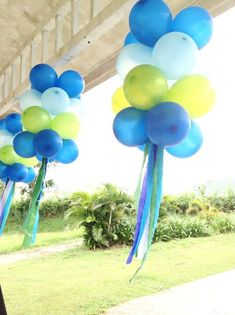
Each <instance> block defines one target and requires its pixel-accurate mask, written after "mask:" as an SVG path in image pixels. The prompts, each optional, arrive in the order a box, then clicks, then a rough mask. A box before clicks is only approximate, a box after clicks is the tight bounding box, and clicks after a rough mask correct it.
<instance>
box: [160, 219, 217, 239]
mask: <svg viewBox="0 0 235 315" xmlns="http://www.w3.org/2000/svg"><path fill="white" fill-rule="evenodd" d="M211 234H212V231H211V229H210V228H209V227H208V224H207V222H206V221H204V220H199V219H197V218H190V217H184V218H180V217H177V216H171V217H168V218H166V219H164V220H161V221H160V222H159V224H158V227H157V230H156V232H155V237H154V239H155V240H159V241H170V240H172V239H181V238H187V237H203V236H209V235H211Z"/></svg>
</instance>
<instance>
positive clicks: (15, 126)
mask: <svg viewBox="0 0 235 315" xmlns="http://www.w3.org/2000/svg"><path fill="white" fill-rule="evenodd" d="M5 125H6V129H7V131H9V132H11V133H12V134H13V135H14V134H16V133H18V132H20V131H22V122H21V115H20V114H17V113H13V114H10V115H8V116H7V117H6V118H5Z"/></svg>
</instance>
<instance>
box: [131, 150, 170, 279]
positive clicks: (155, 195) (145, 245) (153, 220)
mask: <svg viewBox="0 0 235 315" xmlns="http://www.w3.org/2000/svg"><path fill="white" fill-rule="evenodd" d="M163 156H164V148H162V147H156V146H154V159H155V161H154V169H153V184H152V186H153V187H152V190H151V201H150V206H149V215H148V218H147V220H146V222H145V229H144V233H143V235H142V239H141V242H140V244H139V249H141V251H142V253H141V256H142V257H141V258H142V261H141V264H140V267H139V268H138V269H137V270H136V272H135V273H134V275H133V276H132V278H131V279H130V283H131V282H132V280H133V279H134V278H135V277H136V275H137V274H138V272H139V271H140V270H141V269H142V268H143V266H144V263H145V261H146V259H147V256H148V253H149V251H150V248H151V244H152V242H153V238H154V232H155V229H156V227H157V222H158V218H159V211H160V205H161V200H162V182H163Z"/></svg>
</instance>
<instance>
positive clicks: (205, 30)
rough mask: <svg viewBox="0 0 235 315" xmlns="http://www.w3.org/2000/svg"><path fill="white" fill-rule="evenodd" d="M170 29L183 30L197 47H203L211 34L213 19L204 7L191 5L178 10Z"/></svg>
mask: <svg viewBox="0 0 235 315" xmlns="http://www.w3.org/2000/svg"><path fill="white" fill-rule="evenodd" d="M171 31H177V32H183V33H186V34H188V35H189V36H191V37H192V38H193V39H194V41H195V42H196V44H197V46H198V48H199V49H201V48H203V47H204V46H205V45H206V44H207V43H208V42H209V41H210V39H211V37H212V34H213V20H212V16H211V15H210V13H209V12H208V11H207V10H205V9H204V8H201V7H197V6H192V7H188V8H185V9H184V10H182V11H180V12H179V13H178V14H177V15H176V17H175V18H174V20H173V22H172V25H171Z"/></svg>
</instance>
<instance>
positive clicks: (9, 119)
mask: <svg viewBox="0 0 235 315" xmlns="http://www.w3.org/2000/svg"><path fill="white" fill-rule="evenodd" d="M21 131H22V124H21V115H20V114H18V113H12V114H9V115H8V116H6V117H5V118H4V119H2V120H1V121H0V179H1V180H2V181H3V182H4V183H5V188H4V190H3V193H2V196H1V200H0V235H1V234H2V233H3V230H4V227H5V224H6V221H7V217H8V215H9V211H10V207H11V203H12V200H13V196H14V189H15V183H18V182H23V183H27V184H28V183H31V182H33V181H34V179H35V177H36V174H35V171H34V168H33V166H35V165H36V164H37V163H38V160H37V159H33V158H31V159H27V158H22V157H20V156H19V155H18V154H17V153H16V152H15V151H14V148H13V143H14V137H15V135H16V134H18V133H20V132H21Z"/></svg>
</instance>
